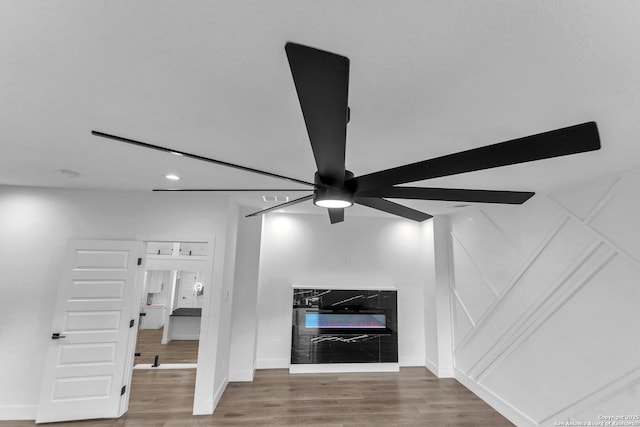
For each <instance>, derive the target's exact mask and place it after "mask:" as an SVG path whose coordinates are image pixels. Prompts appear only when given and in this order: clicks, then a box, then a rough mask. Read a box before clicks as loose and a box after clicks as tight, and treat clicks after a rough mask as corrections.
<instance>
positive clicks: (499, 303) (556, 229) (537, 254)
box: [455, 216, 569, 369]
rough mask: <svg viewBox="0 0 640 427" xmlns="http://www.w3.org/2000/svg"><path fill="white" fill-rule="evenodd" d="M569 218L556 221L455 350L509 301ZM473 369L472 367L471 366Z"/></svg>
mask: <svg viewBox="0 0 640 427" xmlns="http://www.w3.org/2000/svg"><path fill="white" fill-rule="evenodd" d="M568 221H569V218H568V217H567V216H562V218H561V219H560V220H559V221H558V223H557V224H556V225H555V226H554V227H553V229H552V231H551V232H550V233H549V234H548V235H547V236H546V237H545V239H544V241H543V243H541V244H540V245H539V247H538V248H536V250H535V252H534V254H533V255H532V257H531V258H530V259H527V262H526V263H525V264H524V266H523V267H522V268H521V269H520V271H519V272H518V273H517V274H516V275H515V277H514V278H513V280H512V281H511V282H510V283H509V284H508V285H507V287H506V289H505V291H504V292H503V294H502V296H501V297H500V298H498V299H497V300H496V301H495V302H494V303H493V304H491V305H490V306H489V307H488V308H487V310H486V311H485V312H484V314H483V315H482V316H481V317H480V319H478V322H477V324H476V326H475V328H474V330H473V333H470V334H468V335H467V336H466V337H465V338H464V339H463V340H462V341H461V342H460V344H459V345H458V346H457V347H456V349H455V352H456V353H457V352H459V351H463V350H464V348H465V347H466V345H467V344H468V343H469V341H470V340H471V338H472V337H473V336H474V335H476V334H478V333H479V332H481V331H482V330H483V329H484V328H485V327H486V325H487V324H488V323H489V319H490V318H491V316H492V314H493V313H495V312H496V311H497V310H498V309H499V308H500V307H501V306H502V305H505V304H506V303H507V301H509V299H510V296H511V293H512V291H513V290H514V289H515V288H516V285H517V284H518V283H519V282H520V279H521V278H522V276H524V274H525V273H526V272H527V270H529V268H531V266H532V265H533V264H534V263H535V262H536V260H537V259H538V258H539V257H540V256H541V255H542V253H543V252H544V250H545V249H546V248H547V247H548V246H549V244H550V243H551V241H552V240H553V239H554V238H555V237H556V236H557V235H558V233H560V230H562V228H563V227H564V226H565V225H566V224H567V222H568ZM482 357H484V355H483V356H482ZM471 369H473V368H471Z"/></svg>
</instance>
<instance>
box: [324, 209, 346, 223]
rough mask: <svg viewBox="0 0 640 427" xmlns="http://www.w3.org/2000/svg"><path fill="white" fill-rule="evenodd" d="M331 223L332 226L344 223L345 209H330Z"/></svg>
mask: <svg viewBox="0 0 640 427" xmlns="http://www.w3.org/2000/svg"><path fill="white" fill-rule="evenodd" d="M327 210H328V211H329V221H331V224H337V223H339V222H342V221H344V208H329V209H327Z"/></svg>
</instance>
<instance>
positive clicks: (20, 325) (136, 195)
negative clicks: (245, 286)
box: [0, 186, 228, 419]
mask: <svg viewBox="0 0 640 427" xmlns="http://www.w3.org/2000/svg"><path fill="white" fill-rule="evenodd" d="M185 206H188V207H189V208H188V209H185ZM227 215H228V201H227V198H221V197H215V196H211V195H206V194H205V195H198V194H180V193H142V192H117V191H84V190H58V189H44V188H27V187H4V186H3V187H0V242H1V244H0V263H1V264H2V273H3V274H2V276H0V289H2V292H3V298H2V299H3V301H5V304H4V305H3V309H2V310H1V311H0V324H1V325H2V327H1V328H0V347H1V348H2V349H3V351H1V352H0V384H2V387H0V419H33V418H35V410H36V406H37V404H38V402H37V399H38V396H39V391H40V380H41V375H42V369H43V365H44V355H45V354H46V347H47V345H48V343H49V337H50V335H51V330H50V328H51V319H52V317H53V309H54V307H53V305H52V301H55V295H56V292H57V289H58V286H59V281H60V277H61V273H62V272H61V265H62V264H63V261H64V254H65V247H66V244H67V241H68V240H70V239H108V240H135V239H136V236H140V235H142V236H153V237H154V238H156V239H163V238H166V239H167V240H173V239H191V240H200V239H201V240H209V241H212V240H213V239H214V238H215V239H216V247H215V254H214V267H213V269H214V273H213V282H214V283H213V285H214V286H216V284H217V282H220V283H221V281H222V267H223V265H224V254H225V235H226V232H227ZM217 286H221V285H217ZM7 349H10V351H7ZM202 363H204V365H205V366H206V365H207V364H208V363H211V362H210V361H209V362H207V361H202ZM210 373H211V382H213V376H214V375H223V374H224V375H226V373H220V372H215V369H214V368H211V369H210Z"/></svg>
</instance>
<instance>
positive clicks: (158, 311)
mask: <svg viewBox="0 0 640 427" xmlns="http://www.w3.org/2000/svg"><path fill="white" fill-rule="evenodd" d="M165 310H166V307H165V306H164V305H147V306H146V307H145V308H144V309H143V312H144V313H145V314H146V316H142V317H141V319H142V323H141V324H140V329H160V328H162V327H163V326H164V311H165Z"/></svg>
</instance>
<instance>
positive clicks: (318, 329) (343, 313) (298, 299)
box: [291, 288, 398, 364]
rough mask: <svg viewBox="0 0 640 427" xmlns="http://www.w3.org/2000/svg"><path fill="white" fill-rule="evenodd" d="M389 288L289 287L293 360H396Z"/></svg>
mask: <svg viewBox="0 0 640 427" xmlns="http://www.w3.org/2000/svg"><path fill="white" fill-rule="evenodd" d="M396 306H397V295H396V291H391V290H351V289H346V290H345V289H301V288H296V289H294V293H293V319H292V336H291V363H292V364H327V363H386V362H393V363H397V361H398V337H397V312H396V309H397V307H396Z"/></svg>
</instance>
